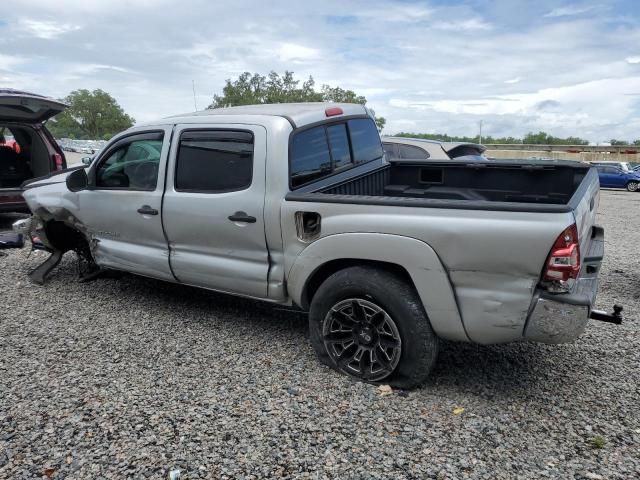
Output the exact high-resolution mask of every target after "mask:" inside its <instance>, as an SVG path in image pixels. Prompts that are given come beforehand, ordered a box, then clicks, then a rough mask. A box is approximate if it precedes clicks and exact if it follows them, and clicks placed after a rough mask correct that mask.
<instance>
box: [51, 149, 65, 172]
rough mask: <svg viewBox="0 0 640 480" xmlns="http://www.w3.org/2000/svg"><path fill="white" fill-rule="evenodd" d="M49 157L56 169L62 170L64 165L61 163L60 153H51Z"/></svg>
mask: <svg viewBox="0 0 640 480" xmlns="http://www.w3.org/2000/svg"><path fill="white" fill-rule="evenodd" d="M51 158H53V163H54V165H55V166H56V170H62V169H63V168H64V166H63V165H62V155H60V154H59V153H54V154H53V155H51Z"/></svg>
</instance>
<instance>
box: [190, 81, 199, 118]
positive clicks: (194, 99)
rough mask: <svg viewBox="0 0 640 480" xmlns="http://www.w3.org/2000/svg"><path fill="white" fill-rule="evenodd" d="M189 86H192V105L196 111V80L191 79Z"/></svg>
mask: <svg viewBox="0 0 640 480" xmlns="http://www.w3.org/2000/svg"><path fill="white" fill-rule="evenodd" d="M191 87H192V88H193V107H194V108H195V109H196V112H197V111H198V104H197V103H196V81H195V80H191Z"/></svg>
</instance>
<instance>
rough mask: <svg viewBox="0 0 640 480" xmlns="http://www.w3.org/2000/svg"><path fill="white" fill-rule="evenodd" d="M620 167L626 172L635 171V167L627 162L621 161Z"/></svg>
mask: <svg viewBox="0 0 640 480" xmlns="http://www.w3.org/2000/svg"><path fill="white" fill-rule="evenodd" d="M620 168H622V170H623V171H624V172H633V168H631V165H629V164H628V163H627V162H621V163H620Z"/></svg>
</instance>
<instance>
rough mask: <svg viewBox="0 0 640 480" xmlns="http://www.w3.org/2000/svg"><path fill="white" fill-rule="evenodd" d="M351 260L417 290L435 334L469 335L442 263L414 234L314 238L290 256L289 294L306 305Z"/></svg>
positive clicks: (452, 337) (351, 263)
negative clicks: (401, 279)
mask: <svg viewBox="0 0 640 480" xmlns="http://www.w3.org/2000/svg"><path fill="white" fill-rule="evenodd" d="M355 265H369V266H375V267H376V268H381V269H384V270H387V271H392V272H394V273H397V274H398V275H400V276H402V277H404V278H405V279H407V281H408V282H410V283H411V284H412V286H413V287H414V288H415V289H416V291H417V292H418V295H419V297H420V299H421V301H422V304H423V306H424V308H425V310H426V312H427V315H429V319H430V321H431V324H432V327H433V329H434V331H435V332H436V334H438V336H440V337H442V338H446V339H450V340H461V341H469V338H468V337H467V335H466V332H465V330H464V325H463V323H462V318H461V316H460V311H459V309H458V305H457V302H456V298H455V293H454V290H453V287H452V285H451V282H450V280H449V276H448V274H447V271H446V269H445V268H444V266H443V265H442V262H441V261H440V259H439V258H438V256H437V254H436V253H435V251H434V250H433V249H432V248H431V247H430V246H429V245H428V244H427V243H425V242H423V241H421V240H417V239H415V238H411V237H405V236H401V235H393V234H380V233H342V234H335V235H329V236H326V237H323V238H321V239H319V240H316V241H315V242H313V243H312V244H310V245H309V246H308V247H307V248H305V249H304V250H303V251H302V252H301V253H300V254H299V255H298V256H297V257H296V259H295V261H294V262H293V265H292V266H291V268H290V269H289V274H288V278H287V288H288V291H289V295H290V296H291V298H292V299H293V301H294V302H295V303H296V304H298V305H299V306H301V307H302V308H305V309H306V308H308V307H309V305H310V303H311V301H312V299H313V294H314V293H315V292H316V291H317V289H318V287H319V286H320V285H321V284H322V282H323V281H324V280H326V279H327V278H328V277H329V276H331V275H332V274H333V273H335V272H337V271H339V270H342V269H344V268H348V267H351V266H355Z"/></svg>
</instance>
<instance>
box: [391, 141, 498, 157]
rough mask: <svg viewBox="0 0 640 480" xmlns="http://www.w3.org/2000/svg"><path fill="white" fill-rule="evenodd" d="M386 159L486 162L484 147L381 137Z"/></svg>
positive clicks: (462, 143) (473, 144) (474, 144)
mask: <svg viewBox="0 0 640 480" xmlns="http://www.w3.org/2000/svg"><path fill="white" fill-rule="evenodd" d="M382 148H383V149H384V151H385V153H386V154H387V159H388V160H390V161H394V160H396V161H397V160H403V161H404V160H421V161H424V160H433V161H436V160H437V161H440V160H465V161H473V162H477V161H482V162H483V161H486V160H487V157H485V156H484V152H485V150H486V149H487V147H485V146H484V145H480V144H477V143H465V142H439V141H436V140H424V139H421V138H409V137H382Z"/></svg>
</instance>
